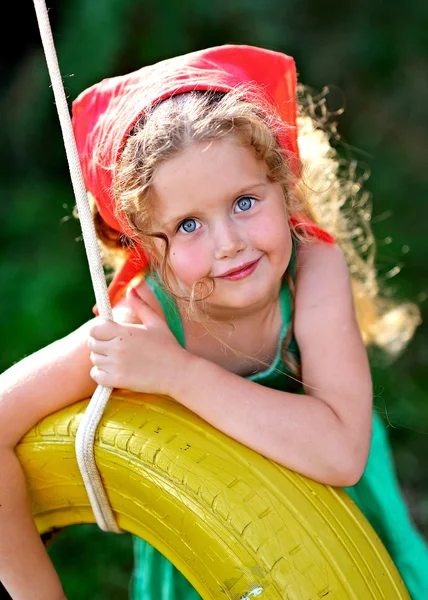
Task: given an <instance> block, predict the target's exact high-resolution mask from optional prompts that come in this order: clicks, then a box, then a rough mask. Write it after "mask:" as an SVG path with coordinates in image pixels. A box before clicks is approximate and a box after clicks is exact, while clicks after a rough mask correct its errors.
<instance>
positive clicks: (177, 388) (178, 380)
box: [165, 346, 200, 402]
mask: <svg viewBox="0 0 428 600" xmlns="http://www.w3.org/2000/svg"><path fill="white" fill-rule="evenodd" d="M199 360H200V359H199V357H198V356H195V355H194V354H191V353H190V352H188V351H187V350H185V349H184V348H182V347H181V346H180V351H179V352H177V355H176V356H175V357H174V362H173V366H171V368H170V370H169V374H168V378H167V380H166V383H167V390H166V391H165V395H167V396H170V397H171V398H174V400H177V401H178V402H180V401H181V398H182V397H183V394H185V393H186V390H188V388H189V381H194V376H193V374H194V373H195V370H196V369H197V364H198V362H199Z"/></svg>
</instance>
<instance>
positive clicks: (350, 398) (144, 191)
mask: <svg viewBox="0 0 428 600" xmlns="http://www.w3.org/2000/svg"><path fill="white" fill-rule="evenodd" d="M296 94H297V88H296V72H295V66H294V61H293V60H292V59H291V58H290V57H288V56H285V55H283V54H279V53H276V52H272V51H267V50H263V49H259V48H253V47H248V46H222V47H218V48H212V49H208V50H205V51H201V52H196V53H193V54H190V55H186V56H183V57H177V58H174V59H171V60H169V61H165V62H163V63H160V64H158V65H155V66H153V67H147V68H144V69H141V70H139V71H137V72H135V73H131V74H129V75H126V76H123V77H117V78H114V79H107V80H104V81H102V82H101V83H99V84H97V85H95V86H93V87H92V88H90V89H89V90H86V91H85V92H84V93H83V94H82V95H81V96H80V97H79V98H78V99H77V100H76V101H75V102H74V104H73V125H74V130H75V135H76V141H77V145H78V150H79V153H80V158H81V163H82V169H83V173H84V178H85V182H86V186H87V189H88V192H89V193H90V194H91V197H92V198H93V200H94V218H95V223H96V227H97V230H98V234H99V238H100V241H101V242H102V243H104V246H105V247H106V248H107V249H109V251H110V254H109V256H107V254H108V252H107V251H106V257H107V258H110V259H111V258H112V257H113V258H114V264H113V262H112V261H111V260H110V262H109V264H110V265H113V266H114V268H115V269H116V275H115V277H114V280H113V282H112V284H111V286H110V297H111V300H112V303H113V305H115V307H116V308H115V317H116V319H117V321H120V322H110V321H104V320H102V319H100V318H96V319H94V320H92V321H89V322H88V323H86V324H84V325H83V326H82V327H81V328H80V329H78V330H77V331H76V332H74V333H72V334H70V335H69V336H67V337H66V338H64V339H62V340H59V341H57V342H55V343H54V344H52V345H51V346H48V347H47V348H45V349H42V350H41V351H39V352H37V353H36V354H34V355H32V356H30V357H28V358H26V359H25V360H23V361H21V363H19V364H18V365H15V366H14V367H12V368H11V369H9V371H7V372H6V373H4V374H3V376H2V380H1V392H0V393H1V396H0V399H1V401H0V452H1V456H0V460H1V464H2V477H1V482H0V505H1V509H0V576H1V580H2V581H3V582H4V585H5V586H6V588H7V589H8V590H9V592H10V594H11V595H12V597H13V598H16V599H19V600H26V599H27V598H28V599H31V600H38V599H43V600H51V599H52V600H59V599H61V598H65V596H64V593H63V591H62V587H61V583H60V581H59V579H58V577H57V575H56V573H55V571H54V568H53V566H52V564H51V562H50V560H49V558H48V556H47V554H46V552H45V550H44V548H43V545H42V543H41V541H40V538H39V536H38V535H37V532H36V529H35V527H34V524H33V520H32V518H31V515H30V511H29V505H28V498H27V495H26V492H25V483H24V479H23V475H22V471H21V469H20V465H19V463H18V461H17V459H16V457H15V455H14V447H15V445H16V444H17V443H18V442H19V440H20V438H21V437H22V436H23V435H24V434H25V432H26V431H28V430H29V429H30V428H31V427H32V426H34V425H35V424H36V423H37V422H38V421H39V420H40V419H42V418H43V417H44V416H45V415H47V414H49V413H52V412H54V411H57V410H59V409H60V408H62V407H64V406H66V405H68V404H70V403H73V402H75V401H77V400H79V399H82V398H85V397H88V396H90V395H91V394H92V393H93V391H94V389H95V387H96V385H97V384H101V385H106V386H111V387H121V388H127V389H129V390H133V391H136V392H150V393H156V394H164V395H169V396H171V397H173V398H175V399H176V400H177V401H178V402H180V403H182V404H183V405H185V406H186V407H188V408H189V409H190V410H192V411H194V412H195V413H197V414H198V415H200V416H201V417H202V418H203V419H205V420H206V421H207V422H208V423H211V424H212V425H213V426H215V427H217V428H218V429H220V430H221V431H223V432H225V433H226V434H227V435H229V436H231V437H233V438H235V439H237V440H238V441H240V442H242V443H243V444H245V445H247V446H250V447H251V448H253V449H255V450H256V451H257V452H260V453H261V454H263V455H264V456H266V457H268V458H270V459H272V460H274V461H276V462H278V463H280V464H281V465H284V466H286V467H288V468H290V469H293V470H295V471H297V472H299V473H302V474H304V475H306V476H307V477H310V478H312V479H314V480H317V481H320V482H322V483H325V484H329V485H333V486H346V487H347V489H348V491H349V493H350V494H351V495H352V496H353V498H354V499H355V500H356V502H357V503H358V505H359V506H360V508H361V509H362V510H363V512H364V513H365V514H366V516H367V517H368V519H369V520H370V521H371V523H372V525H373V526H374V528H375V529H376V531H377V532H378V534H379V535H380V536H381V538H382V540H383V541H384V543H385V545H386V547H387V548H388V550H389V552H390V553H391V556H392V557H393V559H394V560H395V562H396V564H397V567H398V569H399V570H400V572H401V575H402V577H403V578H404V580H405V583H406V584H407V586H408V588H409V591H410V593H411V596H412V598H413V600H423V599H424V598H426V597H428V552H427V549H426V546H425V544H424V542H423V540H422V538H421V536H420V535H419V534H418V533H417V531H416V529H415V527H414V525H413V524H412V523H411V521H410V519H409V516H408V512H407V509H406V507H405V505H404V503H403V500H402V498H401V496H400V493H399V490H398V487H397V483H396V480H395V474H394V470H393V466H392V461H391V456H390V453H389V449H388V445H387V439H386V434H385V430H384V428H383V425H382V422H381V420H380V419H379V418H376V417H375V418H374V419H372V385H371V378H370V370H369V365H368V360H367V354H366V349H365V344H366V345H368V344H372V343H377V344H378V345H386V342H385V340H388V339H389V340H390V341H392V342H394V343H395V345H397V344H396V343H397V340H398V341H400V340H401V338H400V336H401V337H402V338H403V337H404V338H406V337H407V339H408V338H409V336H410V335H411V333H412V330H413V328H414V319H412V315H411V314H410V312H406V309H405V307H391V306H388V305H386V304H385V302H384V301H381V299H380V297H379V295H378V294H377V287H376V280H375V276H374V270H373V267H372V265H371V262H370V260H369V259H370V257H369V258H368V259H367V260H366V261H364V260H363V258H364V256H365V254H366V252H367V250H366V249H364V247H363V245H364V244H366V243H367V240H369V236H370V231H369V230H368V226H367V219H365V218H364V215H362V217H361V215H360V214H359V212H358V211H356V212H355V213H354V214H352V213H348V214H346V216H344V215H343V213H341V212H340V211H339V206H340V205H342V204H343V200H344V198H346V197H347V196H349V195H350V194H351V193H355V190H353V189H352V186H354V187H355V185H356V184H355V182H346V181H341V180H340V179H339V177H338V174H337V164H338V163H337V160H336V159H335V154H334V152H333V150H332V149H331V147H330V146H329V145H328V143H327V142H328V138H327V136H326V134H325V133H323V132H322V131H320V130H317V129H314V121H313V119H311V118H310V117H309V116H307V115H306V116H305V114H304V112H303V110H302V106H299V107H298V108H297V106H296ZM297 125H298V126H299V139H298V130H297ZM298 142H299V145H298ZM360 217H361V218H360ZM359 218H360V225H359V227H357V220H358V219H359ZM318 223H319V224H318ZM320 225H322V226H323V228H321V227H320ZM327 230H328V233H327ZM332 235H334V236H335V237H332ZM351 239H354V240H356V242H354V243H351V242H350V240H351ZM347 263H348V266H347ZM348 268H349V271H350V274H351V276H352V277H350V275H349V274H348V273H349V272H348ZM354 300H355V309H356V310H355V309H354ZM356 314H357V316H358V320H359V323H360V324H359V325H358V322H357V316H356ZM391 315H393V316H395V317H396V318H395V320H394V319H391ZM395 327H396V329H395ZM387 334H388V335H389V338H388V335H387ZM64 381H67V382H68V385H67V386H64V385H63V383H62V382H64ZM372 425H373V427H372ZM320 431H322V432H323V435H322V436H320V435H319V432H320ZM369 451H370V453H369ZM135 551H136V552H135V558H136V561H135V562H136V569H135V574H134V577H133V597H134V598H137V599H138V598H144V599H145V600H150V599H153V600H159V599H160V598H168V599H169V600H173V599H176V600H178V599H182V600H183V599H188V600H189V599H191V598H197V597H198V596H197V594H196V592H195V591H194V590H193V589H192V588H191V586H190V585H189V584H188V583H187V582H186V581H185V580H184V578H183V577H182V576H181V575H180V574H179V573H178V572H177V571H176V570H175V569H174V568H173V567H172V565H171V564H170V563H169V562H168V561H167V560H166V559H165V558H164V557H163V556H161V555H160V554H159V553H158V552H156V551H155V550H154V549H153V548H151V547H150V546H149V545H147V544H146V543H145V542H143V541H142V540H136V542H135ZM23 557H25V560H22V559H23ZM166 590H169V591H168V592H167V591H166Z"/></svg>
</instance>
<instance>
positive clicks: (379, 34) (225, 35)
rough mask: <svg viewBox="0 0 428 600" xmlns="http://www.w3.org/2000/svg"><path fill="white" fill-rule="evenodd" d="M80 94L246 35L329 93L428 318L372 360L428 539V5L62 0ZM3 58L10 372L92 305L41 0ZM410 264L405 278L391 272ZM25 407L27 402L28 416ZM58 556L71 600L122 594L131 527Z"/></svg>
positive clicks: (398, 286)
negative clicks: (40, 20) (400, 346)
mask: <svg viewBox="0 0 428 600" xmlns="http://www.w3.org/2000/svg"><path fill="white" fill-rule="evenodd" d="M48 8H49V9H50V19H51V24H52V27H53V31H54V37H55V42H56V46H57V53H58V58H59V62H60V67H61V71H62V74H63V79H64V83H65V87H66V91H67V95H68V98H69V100H70V101H71V100H72V99H74V98H75V97H76V96H77V94H78V93H80V92H81V91H82V90H83V89H84V88H86V87H87V86H89V85H91V84H93V83H95V82H97V81H98V80H100V79H102V78H104V77H109V76H113V75H119V74H122V73H125V72H128V71H130V70H134V69H137V68H139V67H141V66H143V65H146V64H150V63H153V62H156V61H158V60H161V59H164V58H168V57H170V56H173V55H176V54H182V53H186V52H189V51H193V50H198V49H201V48H204V47H208V46H213V45H219V44H224V43H244V44H251V45H259V46H264V47H267V48H270V49H273V50H278V51H283V52H285V53H287V54H291V55H292V56H294V57H295V59H296V62H297V67H298V71H299V77H300V80H301V82H302V83H305V84H307V85H309V86H311V87H312V88H313V89H315V90H316V91H320V90H321V89H322V87H323V86H324V85H329V86H330V87H331V94H330V101H329V102H330V107H331V109H335V108H338V107H340V106H344V108H345V112H344V114H343V116H341V117H340V118H339V131H340V133H341V135H342V138H343V142H344V146H343V149H342V150H341V151H343V152H344V155H346V156H348V155H349V152H350V150H352V152H353V156H354V158H356V159H358V160H359V161H360V163H361V165H362V168H368V169H369V170H370V171H371V173H372V174H371V176H370V178H369V180H368V182H367V184H366V187H367V189H368V190H369V191H370V192H371V193H372V194H373V230H374V233H375V236H376V239H377V241H378V254H377V258H378V268H379V273H380V277H381V280H382V282H385V284H387V285H388V287H390V288H391V290H392V292H393V293H394V294H395V296H396V297H397V298H402V299H409V300H412V301H414V302H417V303H418V304H419V306H420V308H421V311H422V317H423V319H424V316H425V320H423V322H422V325H421V326H420V327H419V328H418V330H417V332H416V335H415V336H414V339H413V340H412V341H411V343H410V344H409V346H408V348H407V350H406V351H405V353H404V354H403V355H402V356H401V357H399V358H398V359H397V360H396V361H395V362H394V363H393V364H392V365H388V364H386V363H385V361H383V360H382V359H381V358H379V357H375V356H373V357H372V365H373V376H374V385H375V388H374V389H375V406H376V410H378V411H379V412H380V413H381V414H382V415H383V416H384V418H385V419H386V421H387V423H388V426H389V433H390V438H391V441H392V445H393V450H394V455H395V458H396V464H397V470H398V476H399V479H400V482H401V484H402V489H403V493H404V494H405V496H406V498H407V499H408V502H409V506H410V509H411V513H412V515H413V518H414V520H415V521H416V523H417V525H418V527H419V528H420V529H421V531H423V533H424V534H425V536H426V537H428V498H427V495H426V490H427V484H428V470H427V465H426V457H427V456H428V403H427V398H428V370H427V366H428V338H427V332H428V325H427V323H428V320H427V319H426V314H427V307H428V302H427V296H428V280H427V278H428V267H427V261H426V259H427V249H428V243H427V240H426V236H427V233H428V225H427V219H428V208H427V206H426V201H427V196H428V195H427V192H428V144H427V141H426V137H427V125H428V76H427V74H428V3H426V2H424V1H422V0H407V2H406V3H405V5H403V3H402V2H399V1H398V0H390V1H389V2H388V1H386V0H383V1H382V0H370V1H369V0H360V1H359V2H349V3H342V4H339V3H337V2H333V1H331V0H328V1H322V0H264V1H263V2H262V1H258V2H257V1H256V0H217V1H216V2H207V1H206V0H181V1H180V0H163V1H162V2H153V1H152V2H141V1H139V0H103V1H102V2H100V1H99V0H61V1H59V0H51V1H50V2H49V3H48ZM8 10H9V15H10V16H8V19H7V21H6V18H5V19H4V26H5V28H7V29H10V31H11V32H12V34H11V36H10V37H9V38H8V40H7V41H6V39H5V37H4V36H3V39H2V41H1V44H3V47H2V52H1V59H0V60H1V63H0V64H1V67H0V68H1V80H0V81H1V83H0V94H1V97H0V114H1V122H2V127H1V144H0V152H1V158H0V169H1V204H0V211H1V222H2V227H1V237H2V248H3V258H2V261H1V265H0V281H1V288H2V294H1V315H2V319H1V340H2V344H1V356H0V363H1V365H0V366H1V368H2V370H4V369H6V368H7V367H8V366H10V365H11V364H13V363H14V362H16V361H18V360H20V359H21V358H23V357H24V356H25V355H27V354H30V353H31V352H33V351H35V350H37V349H38V348H40V347H42V346H44V345H46V344H48V343H50V342H51V341H53V340H55V339H57V338H58V337H60V336H63V335H65V334H66V333H68V332H70V331H71V330H72V329H74V328H76V327H77V326H79V325H80V324H81V323H82V322H83V321H85V320H87V319H88V318H90V317H91V307H92V305H93V303H94V298H93V294H92V290H91V284H90V280H89V274H88V269H87V265H86V256H85V253H84V249H83V243H82V241H81V238H80V226H79V224H78V222H76V220H75V219H74V218H73V217H72V216H71V213H72V210H73V206H74V199H73V193H72V188H71V183H70V179H69V175H68V167H67V162H66V157H65V152H64V148H63V142H62V135H61V131H60V127H59V123H58V119H57V114H56V110H55V106H54V101H53V94H52V90H51V89H50V82H49V79H48V74H47V69H46V65H45V60H44V56H43V52H42V49H41V42H40V37H39V32H38V27H37V23H36V18H35V14H34V10H33V5H32V3H31V2H25V3H22V2H21V3H13V4H10V5H9V6H8ZM397 266H398V267H399V268H400V269H401V270H400V269H397V270H400V272H399V274H397V275H396V276H395V277H394V278H393V279H387V274H388V273H389V272H390V271H391V270H392V269H394V268H395V267H397ZM17 410H19V408H18V409H17ZM51 554H52V557H53V559H54V562H55V564H56V566H57V568H58V570H59V572H60V575H61V578H62V580H63V581H64V585H65V589H66V591H67V593H68V597H69V599H70V600H74V599H89V598H91V599H92V600H96V599H103V600H105V599H109V598H114V599H117V600H119V599H122V598H127V587H128V581H129V575H130V570H131V568H132V549H131V540H130V536H129V535H124V536H114V535H112V534H108V535H107V534H102V533H101V532H100V531H99V530H98V529H97V527H96V526H91V525H85V526H75V527H72V528H69V529H68V530H66V531H63V532H62V533H61V534H60V535H59V537H58V539H57V540H56V541H55V542H54V543H53V545H52V546H51Z"/></svg>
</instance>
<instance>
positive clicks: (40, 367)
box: [0, 324, 96, 600]
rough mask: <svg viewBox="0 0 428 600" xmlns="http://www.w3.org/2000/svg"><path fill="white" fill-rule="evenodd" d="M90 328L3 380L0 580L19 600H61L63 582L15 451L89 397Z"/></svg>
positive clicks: (17, 367) (0, 388)
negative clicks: (38, 428) (34, 431)
mask: <svg viewBox="0 0 428 600" xmlns="http://www.w3.org/2000/svg"><path fill="white" fill-rule="evenodd" d="M89 326H90V325H89V324H86V325H84V326H83V327H81V328H80V329H78V330H77V331H76V332H74V333H72V334H71V335H69V336H67V337H65V338H63V339H62V340H59V341H57V342H55V343H53V344H51V345H50V346H48V347H46V348H44V349H42V350H40V351H39V352H36V353H35V354H33V355H31V356H29V357H27V358H25V359H24V360H22V361H21V362H19V363H18V364H16V365H14V366H13V367H11V368H10V369H9V370H8V371H6V372H5V373H3V374H2V375H1V376H0V465H1V477H0V579H1V581H2V583H3V584H4V586H5V587H6V589H7V590H8V591H9V593H10V595H11V596H12V598H13V599H14V600H27V599H28V600H62V599H64V598H65V596H64V592H63V590H62V586H61V582H60V581H59V578H58V576H57V574H56V572H55V570H54V567H53V565H52V563H51V561H50V559H49V557H48V554H47V552H46V550H45V548H44V546H43V543H42V542H41V540H40V536H39V535H38V533H37V530H36V527H35V524H34V521H33V518H32V516H31V511H30V504H29V499H28V494H27V491H26V485H25V479H24V476H23V472H22V469H21V465H20V464H19V462H18V460H17V458H16V456H15V453H14V447H15V446H16V444H17V443H18V442H19V440H20V439H21V437H22V436H23V435H24V434H25V433H26V432H27V431H28V430H29V429H31V427H33V426H34V425H35V424H36V423H37V422H38V421H39V420H41V419H42V418H43V417H45V416H46V415H48V414H50V413H53V412H55V411H57V410H59V409H61V408H64V407H65V406H67V405H69V404H72V403H73V402H76V401H77V400H80V399H82V398H85V397H88V396H90V395H91V394H92V393H93V391H94V390H95V387H96V384H95V382H94V381H93V380H92V379H91V377H90V375H89V372H90V368H91V363H90V360H89V350H88V348H87V335H88V333H87V332H88V328H89Z"/></svg>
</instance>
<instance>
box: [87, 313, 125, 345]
mask: <svg viewBox="0 0 428 600" xmlns="http://www.w3.org/2000/svg"><path fill="white" fill-rule="evenodd" d="M119 329H120V325H119V324H118V323H115V322H114V321H106V320H105V319H101V318H97V319H95V321H94V324H93V325H92V326H91V328H90V329H89V335H90V336H91V337H93V338H95V339H97V340H104V341H109V340H112V339H114V338H115V337H116V336H117V335H118V331H119Z"/></svg>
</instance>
